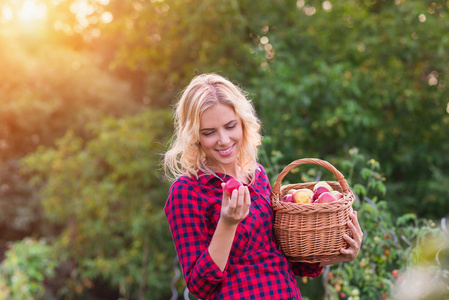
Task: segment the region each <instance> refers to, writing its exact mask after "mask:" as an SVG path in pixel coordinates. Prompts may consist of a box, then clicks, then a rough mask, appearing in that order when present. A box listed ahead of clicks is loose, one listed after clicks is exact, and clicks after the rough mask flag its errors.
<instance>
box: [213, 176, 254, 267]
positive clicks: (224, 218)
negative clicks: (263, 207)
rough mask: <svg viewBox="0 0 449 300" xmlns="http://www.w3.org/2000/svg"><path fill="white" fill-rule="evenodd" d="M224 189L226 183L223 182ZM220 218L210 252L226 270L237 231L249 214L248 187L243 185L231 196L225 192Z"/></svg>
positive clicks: (219, 265)
mask: <svg viewBox="0 0 449 300" xmlns="http://www.w3.org/2000/svg"><path fill="white" fill-rule="evenodd" d="M221 186H222V188H223V191H224V186H225V183H222V184H221ZM221 203H222V206H221V214H220V219H219V220H218V224H217V228H216V230H215V233H214V235H213V237H212V240H211V242H210V245H209V254H210V256H211V257H212V259H213V260H214V262H215V263H216V264H217V265H218V267H219V268H220V270H222V271H224V270H225V267H226V264H227V262H228V258H229V253H230V252H231V248H232V243H233V242H234V236H235V232H236V230H237V226H238V225H239V223H240V222H241V221H242V220H244V219H245V218H246V216H247V215H248V214H249V207H250V206H251V198H250V195H249V190H248V187H246V186H241V187H240V188H239V189H238V191H237V190H234V192H233V193H232V195H231V197H229V195H227V194H226V193H225V192H223V200H222V202H221Z"/></svg>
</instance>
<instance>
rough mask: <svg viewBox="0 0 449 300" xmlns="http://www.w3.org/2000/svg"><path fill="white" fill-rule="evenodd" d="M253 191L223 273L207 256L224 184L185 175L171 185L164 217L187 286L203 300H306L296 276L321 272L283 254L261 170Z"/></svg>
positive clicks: (316, 265) (224, 178)
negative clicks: (303, 298) (276, 239)
mask: <svg viewBox="0 0 449 300" xmlns="http://www.w3.org/2000/svg"><path fill="white" fill-rule="evenodd" d="M217 175H218V176H220V177H221V178H222V179H223V180H224V181H227V180H228V179H229V178H230V177H229V176H228V175H224V174H217ZM249 191H250V194H251V207H250V211H249V215H248V216H247V217H246V218H245V219H244V220H243V221H242V222H240V224H239V225H238V227H237V231H236V234H235V237H234V243H233V246H232V249H231V253H230V255H229V259H228V262H227V265H226V268H225V270H224V271H223V272H222V271H221V270H220V268H219V267H218V266H217V265H216V264H215V262H214V261H213V260H212V258H211V257H210V255H209V251H208V247H209V244H210V241H211V239H212V235H213V234H214V231H215V228H216V226H217V222H218V219H219V217H220V211H221V200H222V189H221V180H219V179H218V178H216V177H214V176H213V175H209V174H205V173H200V174H199V178H198V179H196V178H194V177H187V176H182V177H180V178H178V179H177V180H176V181H175V182H174V183H173V185H172V186H171V188H170V194H169V197H168V200H167V203H166V205H165V214H166V216H167V220H168V223H169V226H170V230H171V233H172V236H173V241H174V244H175V247H176V251H177V254H178V257H179V261H180V263H181V267H182V271H183V274H184V278H185V281H186V283H187V287H188V288H189V291H190V292H191V293H192V294H193V295H195V296H196V297H197V298H199V299H302V298H301V293H300V292H299V288H298V285H297V283H296V277H295V274H296V275H299V276H308V277H313V278H315V277H317V276H318V275H320V273H321V270H322V267H319V266H318V265H319V264H307V263H290V262H289V261H288V260H287V259H286V258H285V256H283V255H282V253H281V251H280V250H279V247H278V245H277V244H276V243H275V240H274V236H273V230H272V224H273V211H272V209H271V206H270V197H269V196H270V191H271V185H270V183H269V181H268V177H267V175H266V173H265V170H264V169H263V167H262V166H261V165H259V168H258V170H257V171H256V179H255V182H254V183H253V184H251V185H250V186H249Z"/></svg>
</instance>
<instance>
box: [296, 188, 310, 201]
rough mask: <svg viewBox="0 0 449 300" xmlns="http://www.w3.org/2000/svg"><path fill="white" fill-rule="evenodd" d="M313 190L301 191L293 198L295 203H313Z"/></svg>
mask: <svg viewBox="0 0 449 300" xmlns="http://www.w3.org/2000/svg"><path fill="white" fill-rule="evenodd" d="M312 195H313V192H312V190H309V189H299V190H297V191H296V192H295V193H294V194H293V195H292V196H293V201H294V202H295V203H310V202H312Z"/></svg>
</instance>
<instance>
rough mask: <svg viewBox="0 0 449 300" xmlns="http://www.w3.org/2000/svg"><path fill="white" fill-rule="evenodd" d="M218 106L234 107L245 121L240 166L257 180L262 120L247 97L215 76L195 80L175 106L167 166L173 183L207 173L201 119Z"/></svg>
mask: <svg viewBox="0 0 449 300" xmlns="http://www.w3.org/2000/svg"><path fill="white" fill-rule="evenodd" d="M217 104H223V105H227V106H229V107H231V108H232V109H233V110H234V112H235V114H236V115H237V116H238V117H240V119H241V121H242V129H243V141H242V147H241V148H240V150H239V153H238V155H237V160H238V165H239V167H240V169H241V170H242V172H243V173H244V174H245V175H246V176H248V177H249V178H251V180H254V177H255V176H254V174H255V170H256V168H257V164H256V161H257V151H258V148H259V146H260V144H261V140H262V137H261V135H260V120H259V119H258V118H257V115H256V111H255V109H254V106H253V105H252V103H251V101H250V100H249V99H248V98H247V94H246V93H245V92H244V91H243V90H242V89H240V88H239V87H238V86H237V85H235V84H233V83H232V82H230V81H229V80H228V79H227V78H225V77H223V76H220V75H218V74H214V73H209V74H202V75H198V76H196V77H194V78H193V79H192V81H191V82H190V84H189V85H188V86H187V87H186V88H185V90H184V91H183V93H182V96H181V98H180V100H179V101H178V103H177V104H176V106H175V109H174V125H175V131H174V135H173V137H172V140H171V143H170V147H169V150H168V151H167V152H166V153H165V155H164V162H163V163H164V170H165V174H166V176H167V178H168V179H169V180H175V179H176V178H178V177H179V176H182V175H188V176H195V177H197V178H198V172H199V171H200V170H201V171H205V170H206V169H207V168H206V156H205V153H204V151H203V150H202V148H201V146H200V144H199V140H200V117H201V114H202V113H203V112H204V111H205V110H206V109H208V108H209V107H212V106H214V105H217Z"/></svg>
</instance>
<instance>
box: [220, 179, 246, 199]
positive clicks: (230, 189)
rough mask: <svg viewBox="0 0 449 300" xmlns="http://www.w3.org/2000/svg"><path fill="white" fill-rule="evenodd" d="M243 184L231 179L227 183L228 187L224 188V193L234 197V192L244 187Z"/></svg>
mask: <svg viewBox="0 0 449 300" xmlns="http://www.w3.org/2000/svg"><path fill="white" fill-rule="evenodd" d="M242 185H243V183H242V182H241V181H239V180H237V179H234V178H231V179H229V180H228V182H226V185H225V187H224V191H225V193H226V194H228V195H229V196H231V195H232V192H233V191H234V190H235V189H238V188H239V187H240V186H242Z"/></svg>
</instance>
